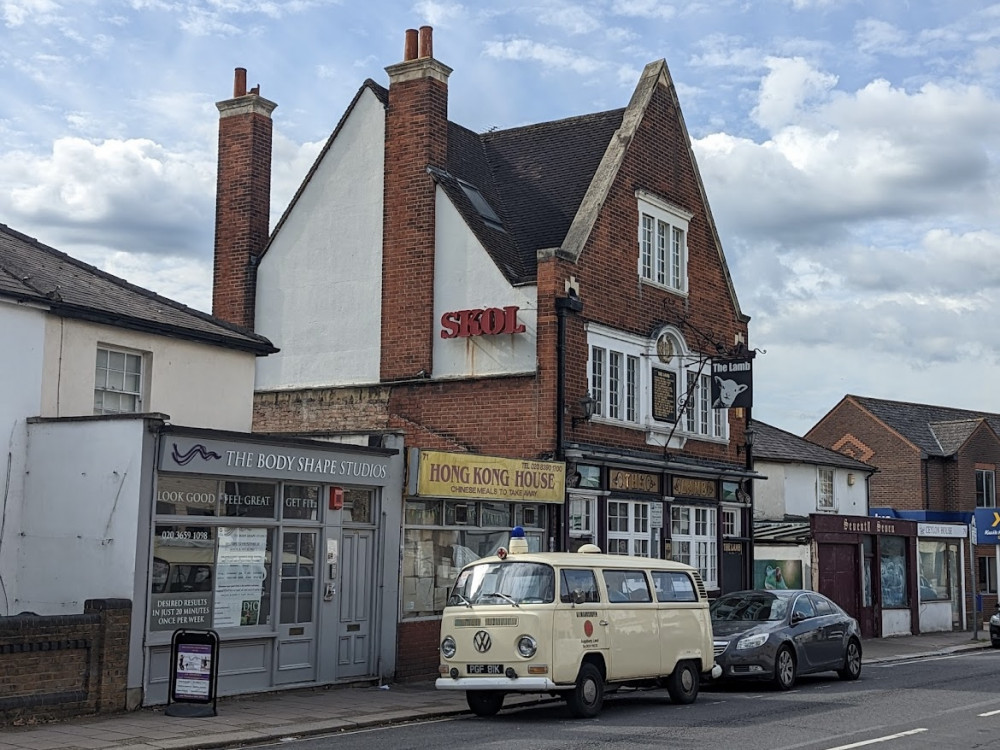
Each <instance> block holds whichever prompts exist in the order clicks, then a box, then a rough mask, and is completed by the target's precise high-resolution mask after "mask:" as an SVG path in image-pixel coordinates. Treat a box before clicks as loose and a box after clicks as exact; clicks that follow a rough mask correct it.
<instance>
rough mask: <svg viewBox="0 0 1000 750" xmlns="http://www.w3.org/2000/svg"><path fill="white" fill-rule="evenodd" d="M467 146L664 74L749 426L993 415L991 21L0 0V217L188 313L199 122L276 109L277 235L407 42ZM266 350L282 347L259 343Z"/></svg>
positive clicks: (396, 4) (802, 6) (931, 14)
mask: <svg viewBox="0 0 1000 750" xmlns="http://www.w3.org/2000/svg"><path fill="white" fill-rule="evenodd" d="M424 24H429V25H431V26H433V27H434V53H435V57H436V58H438V59H439V60H440V61H441V62H443V63H445V64H446V65H449V66H450V67H452V68H453V69H454V72H453V73H452V75H451V78H450V80H449V95H450V100H449V115H450V117H451V119H452V120H454V121H456V122H458V123H460V124H462V125H464V126H466V127H469V128H471V129H473V130H476V131H483V130H487V129H489V128H507V127H513V126H517V125H522V124H525V123H532V122H542V121H547V120H555V119H559V118H562V117H568V116H573V115H578V114H584V113H587V112H595V111H600V110H605V109H612V108H617V107H622V106H625V104H627V103H628V100H629V97H630V96H631V94H632V91H633V89H634V88H635V85H636V83H637V81H638V77H639V73H640V71H641V70H642V68H643V66H644V65H645V64H646V63H648V62H650V61H653V60H657V59H660V58H664V59H666V61H667V65H668V67H669V68H670V71H671V74H672V76H673V78H674V81H675V83H676V85H677V87H678V92H679V96H680V101H681V107H682V109H683V112H684V117H685V121H686V123H687V127H688V130H689V131H690V134H691V137H692V140H693V144H694V149H695V153H696V156H697V158H698V163H699V167H700V169H701V172H702V176H703V178H704V181H705V184H706V188H707V191H708V199H709V203H710V205H711V207H712V211H713V214H714V216H715V220H716V223H717V225H718V228H719V231H720V235H721V239H722V244H723V248H724V251H725V253H726V257H727V260H728V262H729V266H730V270H731V272H732V275H733V279H734V283H735V286H736V291H737V294H738V296H739V299H740V304H741V306H742V308H743V310H744V312H746V313H748V314H749V315H751V316H752V320H751V323H750V343H751V345H753V346H755V347H757V348H758V349H759V350H760V354H759V355H758V357H757V360H756V366H755V408H754V416H755V417H757V418H758V419H761V420H763V421H766V422H769V423H771V424H773V425H775V426H777V427H780V428H782V429H786V430H790V431H792V432H794V433H796V434H803V433H804V432H805V431H806V430H808V428H809V427H811V426H812V425H813V424H815V422H816V421H817V420H818V419H819V418H820V417H822V416H823V414H825V413H826V412H827V411H828V410H829V409H831V408H832V407H833V406H834V405H835V404H836V403H837V401H839V399H840V398H841V397H842V396H844V395H845V394H846V393H856V394H859V395H865V396H874V397H881V398H893V399H899V400H905V401H914V402H919V403H933V404H940V405H945V406H955V407H961V408H968V409H981V410H986V411H991V412H998V413H1000V387H998V382H1000V5H990V4H989V3H986V2H975V1H973V0H942V1H940V2H939V1H938V0H919V1H914V2H902V1H900V0H892V1H889V0H849V1H843V0H746V1H744V2H730V1H729V0H713V1H711V2H697V0H696V1H695V2H684V3H671V2H654V0H593V1H591V2H559V1H557V0H535V1H534V2H524V1H522V0H504V1H503V2H492V3H491V2H488V1H487V0H483V2H479V1H478V0H477V2H471V0H470V2H467V3H464V4H463V3H457V2H436V1H430V0H423V1H419V2H402V1H397V0H371V1H370V2H367V3H362V2H356V0H342V1H337V0H271V1H265V0H200V1H193V0H192V1H187V0H0V76H2V81H3V88H2V91H3V97H2V98H0V222H3V223H5V224H7V225H8V226H11V227H12V228H14V229H17V230H19V231H22V232H25V233H26V234H29V235H32V236H34V237H37V238H38V239H39V240H41V241H42V242H45V243H47V244H49V245H52V246H54V247H56V248H58V249H60V250H62V251H64V252H67V253H69V254H71V255H73V256H75V257H78V258H81V259H83V260H86V261H87V262H90V263H93V264H95V265H97V266H99V267H101V268H104V269H106V270H108V271H110V272H112V273H115V274H117V275H119V276H122V277H124V278H126V279H128V280H129V281H131V282H133V283H135V284H139V285H141V286H145V287H147V288H149V289H152V290H154V291H157V292H159V293H161V294H164V295H166V296H169V297H172V298H174V299H177V300H179V301H181V302H184V303H186V304H189V305H191V306H192V307H196V308H199V309H203V310H209V309H210V307H211V302H210V300H211V278H212V263H211V261H212V259H211V255H212V235H213V228H214V201H215V166H216V161H215V159H216V154H215V151H216V139H217V133H218V130H217V127H218V112H217V110H216V108H215V102H216V101H219V100H222V99H226V98H228V97H230V96H231V95H232V82H233V69H234V68H236V67H245V68H247V71H248V74H247V79H248V84H249V85H250V86H253V85H257V84H259V85H260V87H261V94H262V95H263V96H265V97H267V98H268V99H271V100H272V101H275V102H277V103H278V108H277V109H276V110H275V112H274V126H275V136H274V166H273V173H272V201H273V218H272V226H273V221H275V220H276V219H277V217H278V216H280V214H281V212H282V211H283V209H284V208H285V206H286V205H287V202H288V200H289V199H290V197H291V195H292V194H293V193H294V191H295V189H296V187H297V186H298V184H299V182H300V181H301V179H302V178H303V176H304V175H305V173H306V171H307V170H308V168H309V166H310V165H311V163H312V161H313V159H314V158H315V156H316V154H317V152H318V150H319V148H320V146H321V145H322V143H323V141H324V140H325V139H326V138H327V136H328V135H329V134H330V132H331V131H332V130H333V128H334V126H335V125H336V123H337V121H338V120H339V118H340V116H341V115H342V114H343V112H344V110H345V108H346V107H347V105H348V103H349V102H350V100H351V98H352V97H353V96H354V94H355V93H356V92H357V90H358V88H359V87H360V85H361V84H362V82H363V81H364V80H365V79H366V78H372V79H374V80H375V81H377V82H379V83H381V84H383V85H385V84H386V83H387V76H386V74H385V70H384V69H385V67H386V66H388V65H392V64H394V63H397V62H399V61H400V60H401V59H402V56H403V39H404V31H405V29H407V28H417V27H418V26H421V25H424ZM279 345H280V342H279Z"/></svg>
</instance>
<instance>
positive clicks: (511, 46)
mask: <svg viewBox="0 0 1000 750" xmlns="http://www.w3.org/2000/svg"><path fill="white" fill-rule="evenodd" d="M484 54H486V55H487V56H488V57H493V58H496V59H498V60H521V61H524V60H527V61H530V62H537V63H541V64H542V66H543V67H545V68H551V69H553V70H570V71H573V72H574V73H579V74H581V75H589V74H591V73H594V72H596V71H598V70H600V69H602V68H604V67H605V64H604V63H603V62H601V61H600V60H595V59H594V58H591V57H587V56H585V55H582V54H580V53H579V52H577V51H576V50H572V49H569V48H567V47H559V46H553V45H546V44H542V43H540V42H533V41H531V40H530V39H510V40H507V41H500V42H487V43H486V46H485V48H484Z"/></svg>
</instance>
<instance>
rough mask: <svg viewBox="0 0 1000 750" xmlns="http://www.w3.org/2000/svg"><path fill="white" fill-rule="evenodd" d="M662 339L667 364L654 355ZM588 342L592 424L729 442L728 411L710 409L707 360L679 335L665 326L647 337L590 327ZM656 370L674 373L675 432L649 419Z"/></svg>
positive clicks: (672, 428) (668, 423)
mask: <svg viewBox="0 0 1000 750" xmlns="http://www.w3.org/2000/svg"><path fill="white" fill-rule="evenodd" d="M664 335H666V336H669V337H670V339H671V341H672V342H673V350H674V355H673V357H672V358H671V360H670V361H669V362H662V361H660V359H659V358H658V356H657V353H656V342H657V340H658V339H659V338H660V336H664ZM587 344H588V361H587V378H588V387H589V388H590V396H591V397H592V398H593V399H594V402H595V404H594V413H593V416H594V418H595V420H596V421H599V422H608V423H611V424H615V425H619V426H623V427H631V428H634V429H645V430H648V431H649V432H650V433H659V434H661V435H665V434H669V433H671V431H672V432H673V433H674V435H675V436H677V437H678V438H683V439H687V438H692V437H693V438H698V439H699V440H709V441H712V442H719V443H723V442H727V441H728V440H729V411H728V409H713V408H712V377H711V370H712V365H711V361H710V360H706V359H705V358H703V357H701V356H700V355H696V354H693V353H692V352H691V351H690V350H689V349H688V348H687V345H686V343H685V341H684V338H683V337H682V336H681V335H680V333H679V332H678V331H676V330H675V329H673V328H672V327H668V328H665V329H663V330H661V331H658V332H657V333H656V335H654V336H653V337H652V339H650V338H647V337H644V336H636V335H634V334H629V333H625V332H624V331H618V330H615V329H612V328H608V327H606V326H602V325H600V324H598V323H588V324H587ZM654 368H655V369H658V370H666V371H669V372H672V373H673V374H674V378H675V382H676V389H677V394H676V398H677V403H676V404H675V405H674V410H675V414H676V419H677V422H678V423H679V424H677V425H676V428H675V424H674V422H665V421H664V422H661V421H658V420H655V419H653V404H652V398H653V395H652V391H653V369H654ZM689 387H690V393H689Z"/></svg>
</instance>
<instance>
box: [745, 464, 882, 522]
mask: <svg viewBox="0 0 1000 750" xmlns="http://www.w3.org/2000/svg"><path fill="white" fill-rule="evenodd" d="M754 468H755V469H756V470H757V471H758V472H759V473H760V474H763V475H764V476H766V477H767V479H766V480H755V481H754V518H755V519H756V520H758V521H760V520H768V521H781V520H783V519H784V517H785V515H786V514H787V515H790V516H799V517H803V518H805V517H808V516H809V514H810V513H836V514H838V515H843V516H867V515H868V492H867V484H866V482H865V472H862V471H857V470H848V469H843V468H835V469H834V470H833V494H834V504H835V506H836V507H835V508H834V509H833V510H819V509H817V507H816V482H817V480H818V476H817V467H816V466H815V465H813V464H801V463H778V462H770V461H759V460H758V461H755V463H754ZM828 468H829V467H828ZM849 475H852V476H853V481H854V483H853V484H849V483H848V481H849V480H848V476H849Z"/></svg>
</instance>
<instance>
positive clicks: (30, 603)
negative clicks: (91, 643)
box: [13, 419, 148, 615]
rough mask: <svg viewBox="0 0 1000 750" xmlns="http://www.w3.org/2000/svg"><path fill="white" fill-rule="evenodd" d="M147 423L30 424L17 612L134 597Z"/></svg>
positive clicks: (76, 608) (50, 611)
mask: <svg viewBox="0 0 1000 750" xmlns="http://www.w3.org/2000/svg"><path fill="white" fill-rule="evenodd" d="M144 429H145V421H144V420H142V419H114V420H107V421H104V420H86V421H79V422H42V423H35V424H31V425H29V426H28V460H27V473H26V477H25V486H24V493H25V498H27V500H26V502H25V505H24V512H23V517H22V522H21V533H22V536H21V538H20V541H19V544H18V597H17V600H16V601H15V602H14V605H13V610H14V611H15V612H20V611H28V612H35V613H37V614H40V615H55V614H74V613H80V612H82V611H83V603H84V601H85V600H87V599H93V598H106V597H114V598H123V599H129V600H133V599H134V598H135V574H136V549H137V546H136V539H137V533H138V517H139V502H140V495H141V491H140V486H141V482H142V472H143V464H142V450H143V445H144V435H143V431H144ZM145 533H147V534H148V530H146V531H145ZM145 564H146V561H145V560H144V561H142V565H143V566H145Z"/></svg>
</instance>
